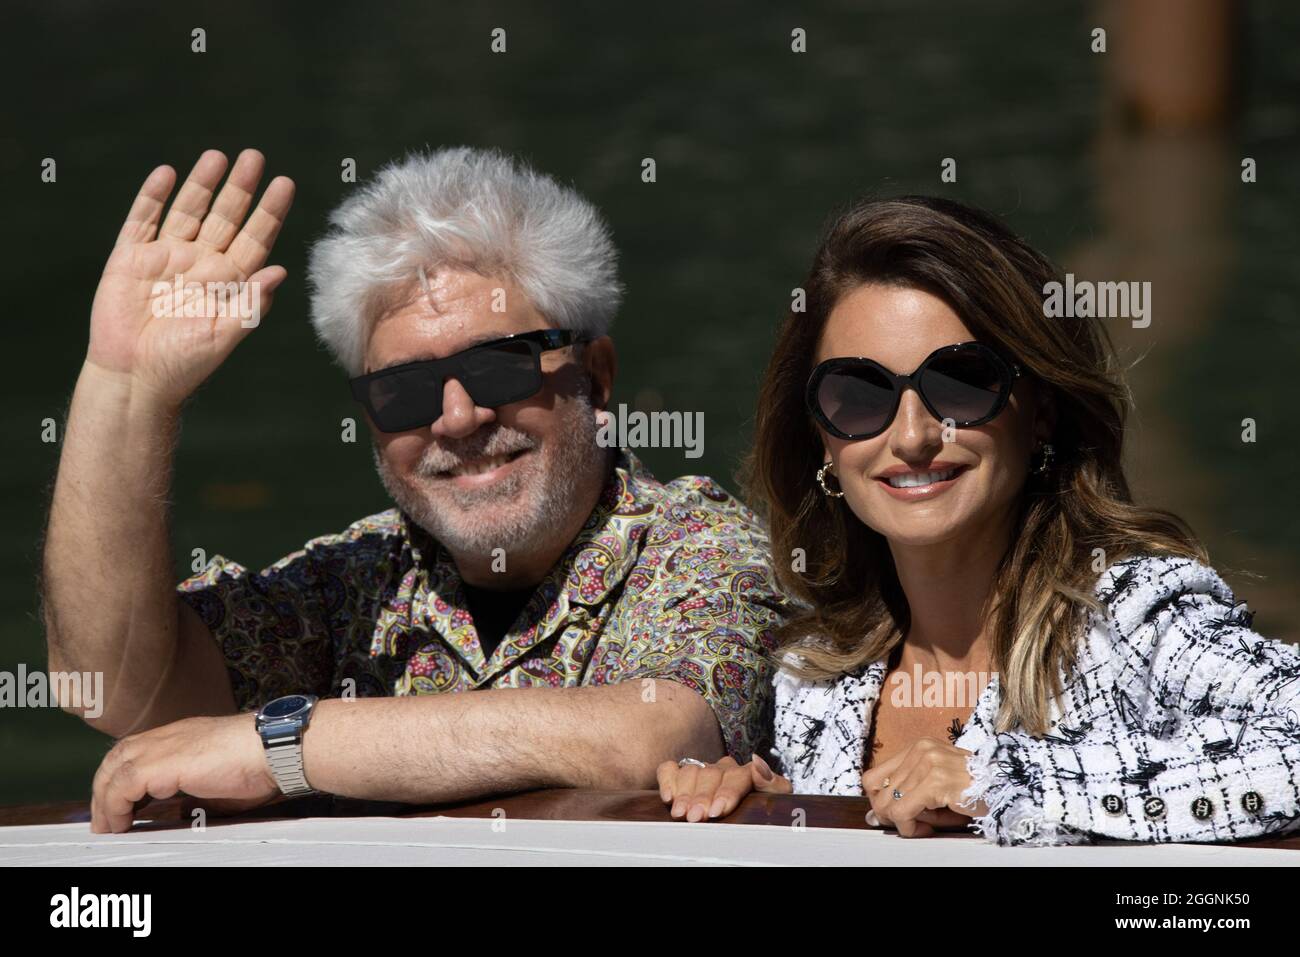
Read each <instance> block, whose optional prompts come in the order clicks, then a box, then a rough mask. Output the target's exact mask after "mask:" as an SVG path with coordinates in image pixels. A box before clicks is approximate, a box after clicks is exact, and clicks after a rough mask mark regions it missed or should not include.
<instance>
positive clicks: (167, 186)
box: [113, 166, 176, 246]
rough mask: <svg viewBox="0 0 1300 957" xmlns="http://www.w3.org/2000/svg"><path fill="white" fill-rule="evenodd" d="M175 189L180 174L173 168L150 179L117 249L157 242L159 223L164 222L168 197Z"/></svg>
mask: <svg viewBox="0 0 1300 957" xmlns="http://www.w3.org/2000/svg"><path fill="white" fill-rule="evenodd" d="M175 186H176V170H174V169H172V168H171V167H170V166H159V167H158V168H157V169H155V170H154V171H153V172H152V173H150V174H149V175H148V176H146V177H145V180H144V183H143V185H141V187H140V192H139V193H137V194H136V197H135V200H134V201H133V202H132V203H131V209H130V210H129V211H128V212H127V214H126V221H125V222H123V223H122V228H121V230H120V231H119V232H118V234H117V242H115V243H114V244H113V245H114V246H123V245H125V244H127V243H147V242H150V241H151V240H153V238H154V237H155V236H157V235H158V221H159V220H160V219H162V211H163V207H164V206H166V205H167V197H168V196H170V195H171V194H172V189H173V188H174V187H175Z"/></svg>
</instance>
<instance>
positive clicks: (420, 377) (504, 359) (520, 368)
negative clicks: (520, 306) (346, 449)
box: [350, 329, 589, 432]
mask: <svg viewBox="0 0 1300 957" xmlns="http://www.w3.org/2000/svg"><path fill="white" fill-rule="evenodd" d="M587 341H589V339H588V338H586V337H582V336H576V335H574V334H573V333H572V332H570V331H568V330H567V329H539V330H538V331H536V332H524V333H520V334H519V335H514V336H504V337H502V338H500V339H493V340H491V341H490V342H482V343H479V344H477V345H473V346H470V347H469V348H468V349H464V350H462V351H460V352H457V353H454V354H452V355H449V356H447V357H445V358H443V359H423V360H420V361H418V362H407V363H405V364H403V365H400V366H392V367H390V368H387V369H380V370H379V371H378V372H371V373H368V374H366V375H360V376H357V377H356V378H354V379H352V380H350V381H351V384H352V397H353V398H354V399H356V400H357V401H358V402H360V403H361V404H362V405H364V406H365V408H366V411H367V412H368V413H369V414H370V420H371V421H372V422H374V423H375V427H376V428H377V429H379V431H381V432H405V431H407V430H408V429H418V428H420V427H421V426H425V425H428V424H429V423H431V422H436V421H437V420H438V419H439V417H441V415H442V394H443V385H444V383H445V382H446V380H447V379H455V380H456V381H457V382H459V383H460V384H461V385H462V386H463V387H464V389H465V391H466V392H468V393H469V397H470V398H471V399H473V400H474V404H475V405H479V406H483V407H484V408H496V407H497V406H502V405H508V404H509V403H511V402H519V401H521V400H523V399H527V398H529V397H530V396H533V395H536V394H537V393H538V391H539V390H540V389H541V388H542V353H543V352H550V351H551V350H553V349H563V348H564V347H565V346H569V345H573V344H574V343H578V342H587Z"/></svg>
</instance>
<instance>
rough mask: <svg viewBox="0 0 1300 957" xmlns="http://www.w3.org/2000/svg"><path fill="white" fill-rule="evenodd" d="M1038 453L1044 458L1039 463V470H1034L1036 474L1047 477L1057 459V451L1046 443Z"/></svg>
mask: <svg viewBox="0 0 1300 957" xmlns="http://www.w3.org/2000/svg"><path fill="white" fill-rule="evenodd" d="M1038 451H1039V453H1040V454H1041V455H1042V457H1043V458H1042V461H1040V462H1039V463H1038V468H1036V469H1034V474H1035V475H1046V474H1047V473H1048V472H1050V471H1051V469H1052V460H1053V459H1054V458H1056V449H1054V448H1052V446H1051V445H1050V444H1049V443H1047V442H1044V443H1043V444H1042V446H1040V447H1039V450H1038Z"/></svg>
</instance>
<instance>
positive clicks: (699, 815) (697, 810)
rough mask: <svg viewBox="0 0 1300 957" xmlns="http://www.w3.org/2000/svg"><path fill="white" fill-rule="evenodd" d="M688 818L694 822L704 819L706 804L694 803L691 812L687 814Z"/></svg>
mask: <svg viewBox="0 0 1300 957" xmlns="http://www.w3.org/2000/svg"><path fill="white" fill-rule="evenodd" d="M686 820H688V821H690V822H691V823H692V824H694V823H695V822H696V821H702V820H704V805H703V804H692V805H691V810H690V813H688V814H687V815H686Z"/></svg>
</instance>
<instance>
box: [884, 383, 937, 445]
mask: <svg viewBox="0 0 1300 957" xmlns="http://www.w3.org/2000/svg"><path fill="white" fill-rule="evenodd" d="M889 447H890V449H891V450H893V452H894V454H895V455H896V456H898V457H899V458H900V459H902V460H903V461H905V462H907V461H916V460H917V459H921V458H930V457H933V456H934V455H935V454H936V453H938V452H939V451H940V450H941V449H942V448H943V423H942V422H940V421H939V420H938V419H936V418H935V417H934V416H932V415H931V414H930V410H929V409H927V408H926V407H925V403H924V402H922V401H921V397H920V396H919V395H917V394H916V390H915V389H907V390H905V391H904V392H903V397H902V398H901V399H900V400H899V403H898V415H897V416H895V417H894V425H893V427H892V428H891V429H890V430H889Z"/></svg>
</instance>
